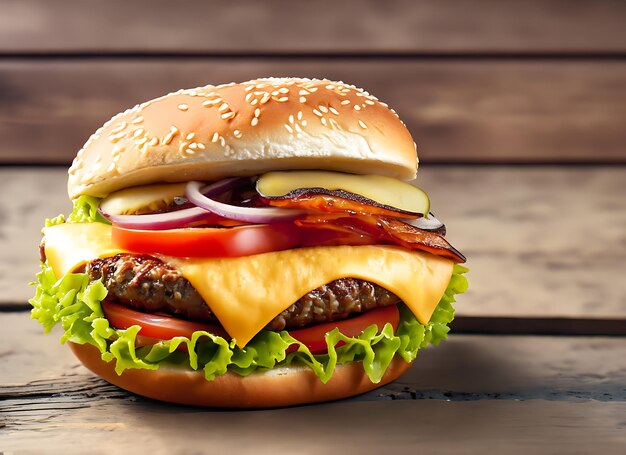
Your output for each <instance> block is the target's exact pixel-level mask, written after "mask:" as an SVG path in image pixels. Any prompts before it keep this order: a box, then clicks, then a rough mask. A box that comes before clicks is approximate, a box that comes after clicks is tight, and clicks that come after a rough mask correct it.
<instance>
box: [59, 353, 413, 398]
mask: <svg viewBox="0 0 626 455" xmlns="http://www.w3.org/2000/svg"><path fill="white" fill-rule="evenodd" d="M69 345H70V348H71V349H72V351H73V352H74V354H75V355H76V357H78V359H79V360H80V361H81V362H82V363H83V365H85V366H86V367H87V368H88V369H90V370H91V371H93V372H94V373H96V374H97V375H98V376H101V377H102V378H104V379H105V380H106V381H108V382H110V383H111V384H114V385H116V386H118V387H121V388H122V389H125V390H128V391H130V392H133V393H136V394H138V395H143V396H146V397H149V398H154V399H157V400H161V401H169V402H171V403H179V404H188V405H193V406H207V407H217V408H275V407H282V406H292V405H297V404H304V403H316V402H320V401H330V400H337V399H340V398H346V397H351V396H354V395H359V394H361V393H365V392H368V391H370V390H373V389H375V388H377V387H380V386H382V385H384V384H387V383H389V382H391V381H393V380H394V379H396V378H398V377H399V376H400V375H401V374H402V373H404V372H405V371H406V370H407V369H408V368H409V367H410V366H411V364H410V363H407V362H405V361H404V360H402V359H401V358H399V357H396V358H394V360H393V361H392V363H391V365H390V366H389V368H388V369H387V371H386V373H385V375H384V376H383V378H382V380H381V381H380V382H379V383H378V384H373V383H372V382H371V381H370V380H369V378H368V377H367V376H366V375H365V373H364V372H363V367H362V366H361V364H360V363H357V362H354V363H350V364H346V365H339V366H337V369H336V370H335V373H334V374H333V377H332V378H331V380H330V381H329V382H328V383H326V384H323V383H322V382H321V381H320V380H319V379H318V378H317V376H315V374H314V373H313V372H312V371H310V370H309V369H308V368H306V367H285V368H278V369H275V370H270V371H268V372H264V373H253V374H251V375H250V376H246V377H242V376H239V375H237V374H234V373H227V374H225V375H223V376H219V377H217V378H216V379H215V380H213V381H207V380H205V379H204V375H203V374H202V373H200V372H197V371H191V370H183V369H165V368H161V369H159V370H157V371H151V370H135V369H133V370H125V371H124V373H122V375H121V376H118V375H117V373H115V370H114V365H113V363H112V362H110V363H107V362H104V361H103V360H102V359H101V358H100V352H99V351H98V350H97V349H96V348H95V347H94V346H91V345H89V344H84V345H79V344H75V343H71V342H70V343H69Z"/></svg>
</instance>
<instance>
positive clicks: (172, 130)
mask: <svg viewBox="0 0 626 455" xmlns="http://www.w3.org/2000/svg"><path fill="white" fill-rule="evenodd" d="M177 133H178V128H176V127H175V126H170V132H169V133H167V135H166V136H165V137H164V138H163V140H162V141H161V143H162V144H163V145H167V144H169V143H170V142H172V139H173V138H174V136H176V134H177Z"/></svg>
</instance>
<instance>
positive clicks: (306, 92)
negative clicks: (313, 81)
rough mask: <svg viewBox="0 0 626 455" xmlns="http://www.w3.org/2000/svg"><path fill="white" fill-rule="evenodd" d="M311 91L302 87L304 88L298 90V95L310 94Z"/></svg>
mask: <svg viewBox="0 0 626 455" xmlns="http://www.w3.org/2000/svg"><path fill="white" fill-rule="evenodd" d="M309 93H310V92H309V91H308V90H304V89H302V90H300V91H299V92H298V95H308V94H309Z"/></svg>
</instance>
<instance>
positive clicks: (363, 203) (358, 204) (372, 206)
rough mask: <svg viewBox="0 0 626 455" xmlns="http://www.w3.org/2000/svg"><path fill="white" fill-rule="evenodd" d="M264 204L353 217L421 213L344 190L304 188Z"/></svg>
mask: <svg viewBox="0 0 626 455" xmlns="http://www.w3.org/2000/svg"><path fill="white" fill-rule="evenodd" d="M262 200H263V202H264V203H266V204H268V205H271V206H274V207H283V208H290V209H305V210H312V211H316V212H327V213H349V214H351V215H355V214H356V215H380V216H390V217H394V218H418V217H421V216H422V215H421V214H419V213H412V212H406V211H404V210H400V209H397V208H394V207H390V206H388V205H383V204H379V203H378V202H376V201H372V200H371V199H368V198H365V197H363V196H359V195H358V194H353V193H348V192H347V191H342V190H332V191H331V190H326V189H323V188H304V189H301V190H296V191H294V192H292V193H290V194H289V196H288V197H287V196H285V197H280V198H262Z"/></svg>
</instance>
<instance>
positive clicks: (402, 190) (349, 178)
mask: <svg viewBox="0 0 626 455" xmlns="http://www.w3.org/2000/svg"><path fill="white" fill-rule="evenodd" d="M313 188H322V189H326V190H329V191H337V190H343V191H346V192H348V193H353V194H357V195H359V196H363V197H365V198H367V199H370V200H372V201H374V202H377V203H378V204H381V205H385V206H389V207H395V208H397V209H400V210H402V211H405V212H411V213H421V214H423V215H425V214H427V213H428V210H429V208H430V201H429V199H428V195H427V194H426V193H425V192H424V191H422V190H421V189H419V188H417V187H415V186H413V185H410V184H408V183H406V182H403V181H401V180H396V179H393V178H391V177H384V176H382V175H354V174H344V173H342V172H328V171H276V172H268V173H267V174H263V175H262V176H261V177H259V179H258V180H257V183H256V189H257V191H258V192H259V194H260V195H261V196H263V197H265V198H268V199H271V198H284V197H289V195H290V193H293V192H294V191H297V190H301V189H313Z"/></svg>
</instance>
